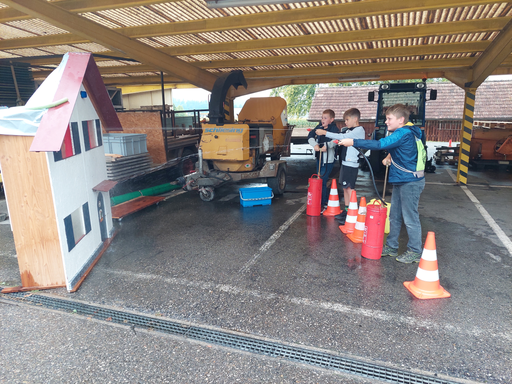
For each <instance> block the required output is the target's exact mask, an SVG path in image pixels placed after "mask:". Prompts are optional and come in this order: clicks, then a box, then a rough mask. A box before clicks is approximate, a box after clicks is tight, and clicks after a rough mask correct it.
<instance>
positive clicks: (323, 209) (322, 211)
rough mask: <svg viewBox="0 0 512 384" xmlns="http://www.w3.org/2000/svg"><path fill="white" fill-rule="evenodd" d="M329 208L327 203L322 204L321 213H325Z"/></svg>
mask: <svg viewBox="0 0 512 384" xmlns="http://www.w3.org/2000/svg"><path fill="white" fill-rule="evenodd" d="M326 209H327V204H325V205H323V204H322V209H321V210H320V213H324V211H325V210H326Z"/></svg>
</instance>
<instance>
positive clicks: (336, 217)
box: [334, 210, 347, 222]
mask: <svg viewBox="0 0 512 384" xmlns="http://www.w3.org/2000/svg"><path fill="white" fill-rule="evenodd" d="M334 218H335V219H336V220H338V221H342V220H343V222H344V221H345V219H346V218H347V211H345V210H343V211H341V213H340V214H339V215H336V216H334Z"/></svg>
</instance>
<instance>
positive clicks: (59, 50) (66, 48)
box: [44, 45, 87, 55]
mask: <svg viewBox="0 0 512 384" xmlns="http://www.w3.org/2000/svg"><path fill="white" fill-rule="evenodd" d="M44 50H45V51H46V52H49V53H51V54H53V55H64V54H65V53H67V52H87V51H85V50H83V49H80V48H78V47H73V46H71V45H56V46H52V47H44Z"/></svg>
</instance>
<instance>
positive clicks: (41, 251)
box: [0, 53, 122, 291]
mask: <svg viewBox="0 0 512 384" xmlns="http://www.w3.org/2000/svg"><path fill="white" fill-rule="evenodd" d="M16 108H19V111H16V110H15V108H10V110H12V111H4V112H6V113H5V114H4V115H3V116H2V114H1V112H2V111H0V166H1V169H2V177H3V179H4V187H5V195H6V200H7V205H8V209H9V217H10V219H11V228H12V231H13V234H14V241H15V245H16V253H17V256H18V263H19V268H20V274H21V281H22V284H23V286H22V287H18V288H12V289H11V288H8V290H9V289H10V290H11V291H12V290H16V289H19V290H29V289H44V288H53V287H63V286H65V287H66V288H67V289H68V290H69V291H73V290H76V289H77V287H78V286H79V284H80V283H81V281H82V280H83V278H84V277H85V276H86V274H87V273H88V271H89V270H90V269H91V268H92V266H93V265H94V263H95V262H96V261H97V260H98V259H99V257H100V256H101V253H102V252H103V251H104V250H105V249H106V246H107V245H108V244H109V242H110V240H111V238H112V235H113V224H112V215H111V210H110V197H109V193H108V191H109V189H111V188H112V187H113V185H114V184H115V182H111V181H108V180H107V173H106V166H105V152H104V149H103V145H102V144H103V141H102V128H104V129H105V130H106V131H107V132H109V131H121V130H122V128H121V124H120V122H119V120H118V118H117V114H116V112H115V110H114V108H113V106H112V102H111V101H110V98H109V96H108V93H107V90H106V88H105V86H104V84H103V81H102V79H101V76H100V73H99V71H98V68H97V66H96V64H95V62H94V59H93V58H92V55H91V54H81V53H68V54H66V55H65V56H64V58H63V60H62V62H61V64H60V65H59V67H58V68H57V69H56V70H55V71H54V72H52V74H51V75H50V76H49V77H48V78H47V79H46V80H45V82H44V83H43V84H41V86H40V87H39V88H38V90H37V91H36V92H35V93H34V95H33V96H32V97H31V99H30V100H29V101H28V102H27V105H26V106H25V107H16ZM7 112H10V113H7ZM2 127H3V128H2Z"/></svg>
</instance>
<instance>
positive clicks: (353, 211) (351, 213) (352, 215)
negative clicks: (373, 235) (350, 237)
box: [340, 190, 366, 233]
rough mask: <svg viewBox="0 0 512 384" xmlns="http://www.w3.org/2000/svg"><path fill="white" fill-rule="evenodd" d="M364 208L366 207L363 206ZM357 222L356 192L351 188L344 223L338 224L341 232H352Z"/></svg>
mask: <svg viewBox="0 0 512 384" xmlns="http://www.w3.org/2000/svg"><path fill="white" fill-rule="evenodd" d="M365 209H366V208H365ZM356 222H357V194H356V191H355V190H352V195H351V196H350V204H349V205H348V211H347V218H346V219H345V224H343V225H340V230H341V232H343V233H352V232H354V228H355V226H356Z"/></svg>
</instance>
